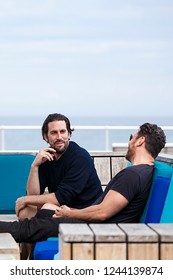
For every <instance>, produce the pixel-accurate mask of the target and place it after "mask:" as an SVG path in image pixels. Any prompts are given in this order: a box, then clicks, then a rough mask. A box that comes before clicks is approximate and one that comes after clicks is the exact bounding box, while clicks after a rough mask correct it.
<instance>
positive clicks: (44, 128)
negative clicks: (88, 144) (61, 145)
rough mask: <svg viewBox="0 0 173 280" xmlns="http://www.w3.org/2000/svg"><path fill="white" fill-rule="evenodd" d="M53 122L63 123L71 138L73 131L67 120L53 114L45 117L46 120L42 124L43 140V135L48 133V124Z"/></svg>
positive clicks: (60, 115) (62, 116) (64, 117)
mask: <svg viewBox="0 0 173 280" xmlns="http://www.w3.org/2000/svg"><path fill="white" fill-rule="evenodd" d="M53 121H65V123H66V127H67V130H68V132H69V133H70V136H71V134H72V132H73V131H74V129H72V128H71V125H70V121H69V119H68V118H67V117H66V116H64V115H62V114H58V113H54V114H49V115H48V116H47V118H46V119H45V121H44V122H43V125H42V129H41V130H42V136H43V139H44V134H47V133H48V123H50V122H53Z"/></svg>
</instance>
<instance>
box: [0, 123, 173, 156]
mask: <svg viewBox="0 0 173 280" xmlns="http://www.w3.org/2000/svg"><path fill="white" fill-rule="evenodd" d="M72 127H73V128H74V129H75V131H79V130H84V131H85V130H94V131H98V130H100V131H103V132H104V147H105V148H104V151H110V149H109V145H110V132H111V131H113V130H114V131H125V130H128V131H129V133H131V131H133V130H134V131H136V130H138V128H139V126H129V125H128V126H127V125H123V126H118V125H116V126H111V125H98V126H96V125H75V126H72ZM161 127H162V128H163V129H164V131H165V132H167V131H172V132H173V126H161ZM12 130H31V131H32V130H38V131H40V130H41V126H40V125H0V150H1V151H5V150H6V131H12ZM98 140H99V139H98ZM127 144H128V143H127V142H126V143H122V142H120V143H116V142H115V143H112V150H113V151H114V150H115V149H117V148H119V147H120V148H125V149H126V148H127ZM166 148H167V150H164V151H162V152H164V153H165V152H166V153H170V149H171V152H172V151H173V143H167V144H166ZM17 149H19V148H17Z"/></svg>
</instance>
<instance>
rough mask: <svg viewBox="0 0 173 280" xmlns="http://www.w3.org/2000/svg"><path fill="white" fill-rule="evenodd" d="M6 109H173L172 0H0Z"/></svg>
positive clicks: (113, 112) (0, 72) (1, 93)
mask: <svg viewBox="0 0 173 280" xmlns="http://www.w3.org/2000/svg"><path fill="white" fill-rule="evenodd" d="M0 97H1V110H0V115H44V116H45V115H47V114H48V113H50V112H61V113H64V114H67V115H68V116H69V115H77V116H80V115H97V116H98V115H104V116H118V115H120V116H122V115H124V116H125V115H126V116H134V115H142V116H150V115H159V116H163V117H164V116H169V115H170V116H173V1H172V0H123V1H119V0H61V1H60V0H5V1H4V0H0Z"/></svg>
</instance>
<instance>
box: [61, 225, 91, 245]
mask: <svg viewBox="0 0 173 280" xmlns="http://www.w3.org/2000/svg"><path fill="white" fill-rule="evenodd" d="M59 233H60V235H61V238H62V240H63V241H64V242H88V241H89V242H92V241H93V233H92V231H91V230H90V228H89V227H88V225H87V224H85V223H79V224H73V223H71V224H70V223H69V224H63V223H62V224H60V225H59Z"/></svg>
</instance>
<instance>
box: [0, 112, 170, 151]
mask: <svg viewBox="0 0 173 280" xmlns="http://www.w3.org/2000/svg"><path fill="white" fill-rule="evenodd" d="M66 115H67V114H66ZM68 118H69V119H70V122H71V126H72V127H73V126H87V125H89V126H92V125H93V126H114V125H115V126H118V125H119V126H140V125H141V124H143V123H144V122H150V123H156V124H157V125H159V126H172V125H173V116H168V117H164V118H163V117H161V116H160V117H156V116H149V117H144V116H133V117H126V116H124V117H120V116H68ZM44 119H45V116H41V115H40V116H0V126H2V125H39V126H41V125H42V123H43V121H44ZM131 133H133V131H130V130H129V131H128V130H124V131H122V130H119V131H114V130H111V131H109V144H108V150H110V151H111V150H112V144H113V143H126V142H128V139H129V134H131ZM165 133H166V136H167V142H168V143H171V142H173V131H165ZM71 140H72V141H75V142H77V143H78V144H79V145H80V146H82V147H84V148H86V149H87V150H89V151H104V150H105V132H104V131H103V130H75V131H74V132H73V133H72V137H71ZM0 141H1V139H0ZM0 144H1V143H0ZM43 147H47V144H46V142H45V141H44V140H43V139H42V135H41V130H22V131H21V130H7V131H5V150H39V149H41V148H43Z"/></svg>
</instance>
